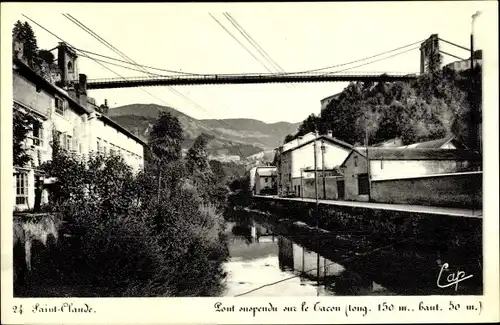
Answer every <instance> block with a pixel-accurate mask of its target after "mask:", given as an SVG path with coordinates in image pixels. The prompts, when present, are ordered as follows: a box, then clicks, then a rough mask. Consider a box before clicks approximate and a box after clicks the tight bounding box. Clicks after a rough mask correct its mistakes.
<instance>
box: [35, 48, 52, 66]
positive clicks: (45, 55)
mask: <svg viewBox="0 0 500 325" xmlns="http://www.w3.org/2000/svg"><path fill="white" fill-rule="evenodd" d="M38 56H39V58H40V59H41V60H42V61H43V62H45V63H47V64H48V65H49V66H51V65H53V64H54V60H55V57H54V54H52V52H50V51H47V50H40V51H38Z"/></svg>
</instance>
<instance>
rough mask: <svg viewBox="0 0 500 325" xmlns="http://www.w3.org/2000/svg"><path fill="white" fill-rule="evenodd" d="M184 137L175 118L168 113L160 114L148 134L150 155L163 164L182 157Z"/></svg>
mask: <svg viewBox="0 0 500 325" xmlns="http://www.w3.org/2000/svg"><path fill="white" fill-rule="evenodd" d="M182 141H184V135H183V131H182V127H181V124H180V122H179V120H178V119H177V117H175V116H173V115H172V114H170V113H169V112H161V113H160V115H159V117H158V119H157V120H156V122H155V124H154V125H153V127H152V130H151V132H150V133H149V145H150V147H151V150H152V153H153V154H154V155H155V156H156V157H157V158H158V159H160V160H161V161H162V162H164V163H168V162H170V161H175V160H179V159H180V158H181V157H182V147H181V144H182Z"/></svg>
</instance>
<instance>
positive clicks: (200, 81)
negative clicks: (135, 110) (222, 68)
mask: <svg viewBox="0 0 500 325" xmlns="http://www.w3.org/2000/svg"><path fill="white" fill-rule="evenodd" d="M416 78H417V75H416V74H399V75H398V74H391V75H389V74H369V73H350V74H339V73H335V74H334V73H321V74H300V75H298V74H242V75H194V76H193V75H173V76H158V77H133V78H127V79H123V78H122V79H120V78H111V79H89V80H88V81H87V89H109V88H129V87H142V86H176V85H211V84H212V85H214V84H262V83H303V82H328V81H337V82H346V81H364V82H369V81H371V82H376V81H388V82H389V81H408V80H413V79H416ZM75 82H76V81H75Z"/></svg>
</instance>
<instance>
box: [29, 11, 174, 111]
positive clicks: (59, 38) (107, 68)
mask: <svg viewBox="0 0 500 325" xmlns="http://www.w3.org/2000/svg"><path fill="white" fill-rule="evenodd" d="M23 16H24V17H25V18H26V19H28V20H30V21H31V22H33V23H34V24H35V25H37V26H38V27H40V28H42V29H43V30H44V31H46V32H47V33H49V34H51V35H52V36H54V37H55V38H57V39H58V40H60V41H61V42H64V43H65V44H67V45H68V46H70V47H71V48H73V49H75V50H76V48H75V47H74V46H72V45H71V44H70V43H68V42H67V41H65V40H64V39H62V38H61V37H59V36H58V35H56V34H55V33H53V32H51V31H50V30H48V29H47V28H45V27H44V26H42V25H41V24H39V23H38V22H36V21H35V20H33V19H31V18H30V17H28V16H26V15H24V14H23ZM79 54H80V55H82V56H83V57H86V58H88V59H91V60H93V61H94V62H96V63H97V64H99V65H100V66H101V67H103V68H104V69H106V70H108V71H110V72H112V73H113V74H115V75H117V76H119V77H120V78H122V79H124V80H127V78H125V77H124V76H122V75H121V74H119V73H117V72H116V71H114V70H112V69H111V68H109V67H107V66H105V65H104V64H102V63H101V62H98V61H97V60H95V59H94V58H92V57H90V56H88V55H86V54H85V53H83V52H79ZM140 89H141V90H142V91H144V92H145V93H147V94H148V95H150V96H152V97H153V98H156V99H157V100H159V101H161V102H162V103H164V104H165V105H167V106H171V105H170V104H168V103H166V102H165V101H163V100H162V99H160V98H158V97H157V96H155V95H153V94H151V93H150V92H149V91H147V90H146V89H144V88H142V87H141V88H140Z"/></svg>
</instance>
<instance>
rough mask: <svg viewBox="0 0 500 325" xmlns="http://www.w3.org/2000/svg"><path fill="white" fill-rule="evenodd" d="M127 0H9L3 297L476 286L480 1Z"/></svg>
mask: <svg viewBox="0 0 500 325" xmlns="http://www.w3.org/2000/svg"><path fill="white" fill-rule="evenodd" d="M122 5H123V7H120V5H118V4H117V5H111V4H109V5H107V6H103V5H101V4H98V3H92V4H90V3H89V4H85V5H82V7H81V8H80V7H77V6H71V7H70V6H68V7H67V8H69V9H68V10H66V9H65V8H62V9H60V10H57V9H55V10H42V9H43V6H44V4H35V3H32V4H26V5H22V6H20V5H19V6H15V7H14V6H13V7H12V8H11V9H10V11H9V16H7V17H5V18H6V19H8V22H7V21H6V20H4V16H2V20H3V22H2V27H4V26H7V25H8V26H9V28H10V30H2V36H3V37H4V36H7V37H9V35H10V36H11V45H12V49H11V52H10V53H11V54H10V64H11V65H12V66H11V69H10V68H9V69H7V68H6V66H5V65H4V64H5V62H3V61H2V70H3V72H2V73H10V72H11V75H10V79H11V80H12V89H11V90H12V102H10V104H9V105H10V106H5V105H2V112H3V114H2V116H5V115H4V113H5V111H9V112H11V113H8V114H9V116H11V117H12V120H11V123H12V135H11V137H12V141H11V142H12V149H10V151H11V152H12V161H11V163H9V164H10V166H11V167H12V174H11V178H10V179H7V180H6V179H2V199H3V200H2V203H3V204H2V205H8V206H9V209H10V210H11V211H12V214H11V215H10V216H9V217H8V218H7V216H4V215H2V222H3V223H2V225H10V223H4V222H10V221H12V227H11V228H12V245H13V246H12V285H13V295H14V297H15V298H99V297H101V298H102V297H112V298H119V297H137V298H138V297H221V298H222V297H327V296H331V297H334V296H337V297H338V296H342V297H345V296H369V297H372V296H481V295H483V294H484V291H485V285H484V278H485V269H483V267H484V265H485V262H484V260H485V256H484V255H485V254H484V242H483V239H484V237H483V234H484V232H485V229H484V228H483V219H484V218H483V209H484V206H483V202H484V201H483V186H484V182H487V181H488V177H490V176H486V175H483V165H484V164H483V160H484V159H483V157H484V151H485V150H486V149H485V148H486V146H487V145H491V144H489V142H488V141H491V140H492V139H491V138H487V137H486V136H483V134H484V132H483V72H484V70H485V69H491V68H488V66H489V67H491V65H488V64H489V63H488V61H487V58H490V57H493V55H491V54H490V56H488V54H487V53H485V52H486V51H487V48H488V36H489V35H487V33H485V32H484V31H485V30H488V28H485V27H484V26H483V25H481V24H484V22H482V18H483V14H484V11H485V9H484V8H485V7H484V2H475V1H461V2H448V1H445V2H440V1H439V2H435V3H431V2H426V3H419V2H417V3H404V2H390V3H385V4H384V5H383V6H385V9H384V10H378V11H376V14H375V12H374V8H380V7H381V6H382V4H381V3H369V2H362V3H361V2H358V3H356V2H354V3H347V2H336V3H323V4H316V5H312V4H311V7H308V6H306V5H304V4H303V10H297V9H293V8H296V6H295V7H294V6H293V5H292V4H289V5H290V8H291V9H290V10H286V9H285V8H286V5H283V6H282V5H278V4H269V5H266V6H264V5H263V4H254V5H248V6H245V7H244V6H242V7H231V6H227V9H225V7H224V6H223V5H220V4H219V5H218V6H217V7H213V8H212V7H211V6H210V5H206V6H200V7H198V5H197V4H175V5H174V4H167V3H154V4H143V5H141V6H132V4H128V5H125V4H122ZM425 6H428V7H427V8H428V10H424V8H425ZM2 7H4V6H3V4H2ZM51 8H57V6H56V7H51ZM120 8H121V9H120ZM194 8H198V9H194ZM245 8H246V9H245ZM307 8H310V10H307ZM412 8H413V9H412ZM412 10H414V12H417V11H418V13H419V14H414V15H413V14H412V13H411V12H412ZM481 26H483V27H481ZM489 48H490V49H491V47H489ZM4 51H6V52H9V51H7V50H6V49H4V48H2V52H4ZM483 55H485V57H486V59H483ZM495 55H496V54H495ZM496 59H497V58H496V57H495V60H496ZM483 67H484V68H483ZM4 68H5V69H4ZM7 70H9V71H7ZM2 89H3V91H2V96H3V94H4V90H5V89H4V88H2ZM7 91H8V90H7ZM487 109H488V110H491V109H492V110H498V106H497V107H488V108H487ZM4 123H7V121H5V120H2V138H4V136H5V134H4V127H3V125H4ZM8 123H10V121H8ZM494 137H496V136H494ZM9 142H10V139H9ZM2 150H4V149H2ZM4 159H5V156H4V155H3V154H2V160H4ZM496 163H498V161H497V162H496ZM6 164H7V163H5V161H3V165H2V166H4V165H6ZM490 168H491V166H490ZM483 176H486V177H483ZM483 179H484V180H483ZM5 191H9V192H10V193H11V194H10V196H8V197H9V198H10V201H7V200H6V199H4V198H6V197H7V196H4V193H5ZM490 203H491V202H490ZM486 217H492V218H498V215H486ZM6 219H9V220H7V221H6ZM497 236H498V235H497ZM490 239H491V237H490ZM9 240H10V239H9ZM496 240H497V241H498V237H496ZM4 248H5V247H3V245H2V250H3V249H4ZM2 255H3V252H2ZM2 270H3V266H2ZM490 271H493V269H491V270H490ZM2 272H3V271H2ZM496 272H497V273H496V274H497V276H498V270H497V271H496ZM212 305H213V304H212ZM25 308H28V307H25ZM37 308H38V307H37ZM40 308H41V310H40V311H42V312H43V311H45V310H43V308H44V307H40ZM315 308H316V306H315ZM430 308H432V307H430ZM29 309H30V310H31V307H29Z"/></svg>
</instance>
